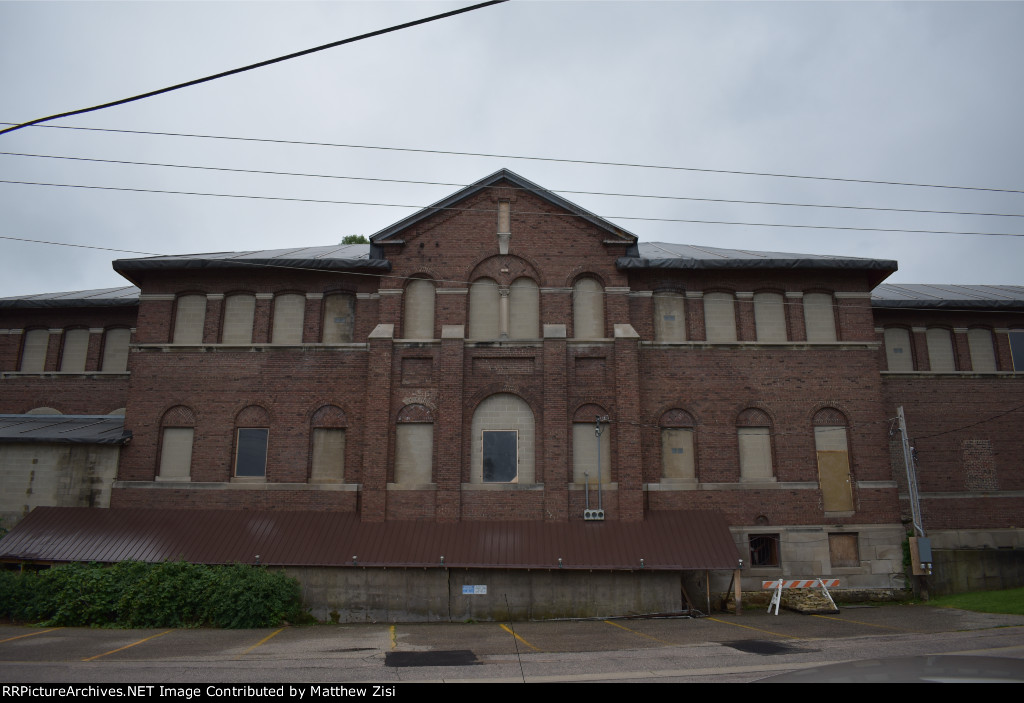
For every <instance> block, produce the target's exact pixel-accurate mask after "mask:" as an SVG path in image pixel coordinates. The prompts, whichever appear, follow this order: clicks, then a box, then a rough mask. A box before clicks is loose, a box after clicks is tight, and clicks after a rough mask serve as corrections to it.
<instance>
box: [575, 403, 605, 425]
mask: <svg viewBox="0 0 1024 703" xmlns="http://www.w3.org/2000/svg"><path fill="white" fill-rule="evenodd" d="M605 415H607V416H608V417H609V418H611V413H610V412H608V411H607V410H605V409H604V407H603V406H601V405H598V404H597V403H583V404H582V405H580V406H579V407H578V408H576V411H575V412H574V413H573V414H572V421H573V422H593V421H594V418H595V417H597V416H600V417H604V416H605Z"/></svg>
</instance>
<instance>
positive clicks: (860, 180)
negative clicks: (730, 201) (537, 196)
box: [0, 122, 1024, 194]
mask: <svg viewBox="0 0 1024 703" xmlns="http://www.w3.org/2000/svg"><path fill="white" fill-rule="evenodd" d="M0 124H14V123H13V122H0ZM33 126H37V127H42V128H45V129H73V130H81V131H85V132H110V133H115V134H145V135H152V136H161V137H190V138H194V139H225V140H230V141H242V142H261V143H267V144H297V145H301V146H326V147H334V148H339V149H374V150H378V151H402V152H409V153H416V154H442V155H445V156H478V157H483V158H490V159H517V160H525V161H548V162H555V163H565V164H584V165H588V166H622V167H628V168H650V169H661V170H667V171H692V172H695V173H723V174H729V175H735V176H765V177H770V178H796V179H805V180H812V181H835V182H839V183H867V184H872V185H890V186H907V187H912V188H946V189H953V190H977V191H986V192H991V193H1021V194H1024V190H1020V189H1013V188H985V187H981V186H958V185H945V184H937V183H912V182H909V181H876V180H869V179H866V178H839V177H834V176H806V175H799V174H792V173H771V172H766V171H736V170H729V169H717V168H697V167H694V166H667V165H660V164H640V163H630V162H622V161H591V160H585V159H563V158H556V157H548V156H518V155H514V154H488V153H483V152H473V151H443V150H441V149H414V148H410V147H395V146H372V145H367V144H338V143H334V142H308V141H301V140H296V139H270V138H265V137H232V136H227V135H218V134H188V133H182V132H156V131H147V130H136V129H105V128H101V127H71V126H67V125H33ZM0 134H2V132H0Z"/></svg>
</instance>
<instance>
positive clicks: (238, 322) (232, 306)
mask: <svg viewBox="0 0 1024 703" xmlns="http://www.w3.org/2000/svg"><path fill="white" fill-rule="evenodd" d="M255 314H256V296H255V295H250V294H248V293H238V294H236V295H229V296H228V297H227V298H226V299H225V300H224V333H223V335H221V341H222V342H223V343H224V344H252V321H253V318H254V316H255Z"/></svg>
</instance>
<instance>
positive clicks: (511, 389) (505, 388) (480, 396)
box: [463, 381, 542, 415]
mask: <svg viewBox="0 0 1024 703" xmlns="http://www.w3.org/2000/svg"><path fill="white" fill-rule="evenodd" d="M498 393H511V394H512V395H517V396H519V397H520V398H522V399H523V400H525V401H526V404H527V405H529V406H530V409H531V410H532V411H533V413H534V415H539V413H538V408H540V407H541V406H542V404H541V403H540V402H539V401H538V400H537V398H535V397H534V395H533V394H532V393H528V392H527V391H525V390H523V389H522V388H521V387H519V386H517V385H516V384H514V383H510V382H508V381H499V382H497V383H489V384H487V385H486V386H484V387H483V388H481V389H480V390H478V391H476V392H475V393H473V395H471V396H469V397H468V398H466V402H465V404H464V405H463V408H464V409H465V410H466V411H467V412H468V413H469V415H472V414H473V411H474V410H476V408H477V406H478V405H480V403H482V402H484V401H485V400H486V399H487V398H489V397H490V396H492V395H496V394H498Z"/></svg>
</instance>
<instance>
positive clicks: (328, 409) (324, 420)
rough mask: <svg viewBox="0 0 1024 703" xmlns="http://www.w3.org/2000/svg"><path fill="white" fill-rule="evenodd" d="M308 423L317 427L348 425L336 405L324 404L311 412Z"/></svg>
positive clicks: (342, 412) (343, 412)
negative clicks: (311, 415)
mask: <svg viewBox="0 0 1024 703" xmlns="http://www.w3.org/2000/svg"><path fill="white" fill-rule="evenodd" d="M310 425H312V426H313V427H317V428H322V427H348V418H346V417H345V411H344V410H342V409H341V408H339V407H338V406H337V405H324V406H322V407H321V408H319V409H318V410H317V411H316V412H314V413H313V417H312V419H311V420H310Z"/></svg>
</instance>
